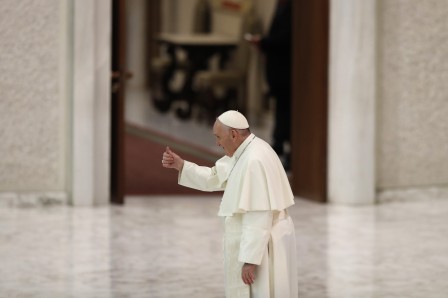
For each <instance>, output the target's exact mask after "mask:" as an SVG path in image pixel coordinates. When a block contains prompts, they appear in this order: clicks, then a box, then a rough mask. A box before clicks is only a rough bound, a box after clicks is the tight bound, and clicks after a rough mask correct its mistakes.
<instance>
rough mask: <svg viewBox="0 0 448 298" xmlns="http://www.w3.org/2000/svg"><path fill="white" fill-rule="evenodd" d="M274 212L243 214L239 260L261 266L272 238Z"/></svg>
mask: <svg viewBox="0 0 448 298" xmlns="http://www.w3.org/2000/svg"><path fill="white" fill-rule="evenodd" d="M272 219H273V211H253V212H247V213H245V214H243V223H242V234H241V244H240V252H239V256H238V260H239V261H240V262H243V263H250V264H255V265H260V264H261V260H262V259H263V254H264V252H265V251H266V247H267V245H268V242H269V239H270V237H271V228H272Z"/></svg>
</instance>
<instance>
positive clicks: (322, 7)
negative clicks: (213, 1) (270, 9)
mask: <svg viewBox="0 0 448 298" xmlns="http://www.w3.org/2000/svg"><path fill="white" fill-rule="evenodd" d="M329 18H330V16H329V0H313V1H309V0H294V1H293V82H292V86H293V88H292V89H293V90H292V136H291V145H292V155H291V158H292V171H293V178H292V187H293V190H294V194H295V195H297V196H300V197H303V198H307V199H311V200H315V201H320V202H326V200H327V123H328V121H327V118H328V111H327V110H328V69H329V67H328V63H329V57H328V56H329Z"/></svg>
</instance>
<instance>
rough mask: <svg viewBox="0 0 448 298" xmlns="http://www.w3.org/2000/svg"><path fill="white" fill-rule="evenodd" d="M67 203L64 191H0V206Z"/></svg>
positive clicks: (22, 206)
mask: <svg viewBox="0 0 448 298" xmlns="http://www.w3.org/2000/svg"><path fill="white" fill-rule="evenodd" d="M53 205H68V195H67V193H65V192H20V193H19V192H0V208H2V207H21V208H26V207H43V206H53Z"/></svg>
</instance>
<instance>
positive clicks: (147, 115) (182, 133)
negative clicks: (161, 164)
mask: <svg viewBox="0 0 448 298" xmlns="http://www.w3.org/2000/svg"><path fill="white" fill-rule="evenodd" d="M125 117H126V121H127V122H128V123H131V124H133V125H138V126H140V127H143V128H144V127H148V128H150V129H153V130H157V131H159V132H160V133H163V134H166V135H170V136H172V137H175V138H177V139H179V140H182V141H185V142H190V143H194V144H196V145H200V146H203V147H204V148H205V149H207V150H212V151H214V152H216V153H219V154H223V152H222V149H221V148H219V147H217V146H216V144H215V139H214V136H213V134H212V128H211V126H210V125H209V124H208V123H206V122H198V121H195V120H194V119H193V120H180V119H179V118H177V117H176V116H175V113H174V109H173V111H170V112H168V113H166V114H161V113H160V112H158V111H157V110H155V108H154V107H153V105H152V102H151V98H150V95H149V92H148V91H147V90H143V89H132V90H128V92H127V94H126V115H125ZM253 120H254V121H251V129H252V131H253V132H254V133H255V134H256V135H257V136H258V137H260V138H262V139H264V140H266V141H267V142H270V141H271V130H272V116H270V115H269V114H267V115H265V116H264V117H263V119H262V120H260V119H253Z"/></svg>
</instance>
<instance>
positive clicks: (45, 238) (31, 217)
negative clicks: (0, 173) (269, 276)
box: [0, 197, 448, 298]
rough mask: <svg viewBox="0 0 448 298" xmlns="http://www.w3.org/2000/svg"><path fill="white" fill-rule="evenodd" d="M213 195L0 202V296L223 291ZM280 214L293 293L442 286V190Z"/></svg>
mask: <svg viewBox="0 0 448 298" xmlns="http://www.w3.org/2000/svg"><path fill="white" fill-rule="evenodd" d="M219 202H220V199H219V197H146V198H145V197H140V198H139V197H132V198H128V199H127V203H126V205H125V206H123V207H119V206H105V207H95V208H80V207H76V208H74V207H68V206H53V207H45V208H21V209H20V208H14V209H9V208H0V225H1V229H0V264H1V266H0V297H42V298H43V297H45V298H48V297H83V298H85V297H99V298H101V297H201V298H202V297H205V298H208V297H223V296H224V290H223V266H222V257H221V236H222V226H221V221H220V219H219V218H218V217H217V216H216V210H217V208H218V206H219ZM290 214H291V216H292V217H293V220H294V222H295V225H296V233H297V256H298V260H299V264H298V270H299V276H298V284H299V293H300V296H299V297H319V298H324V297H338V298H339V297H340V298H345V297H359V298H369V297H375V298H378V297H400V298H404V297H406V298H410V297H422V298H437V297H440V298H442V297H448V278H447V277H448V237H447V236H448V201H426V202H407V203H388V204H384V205H379V206H368V207H342V206H328V205H321V204H316V203H312V202H308V201H304V200H300V199H297V201H296V205H295V206H293V207H292V208H291V210H290Z"/></svg>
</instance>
